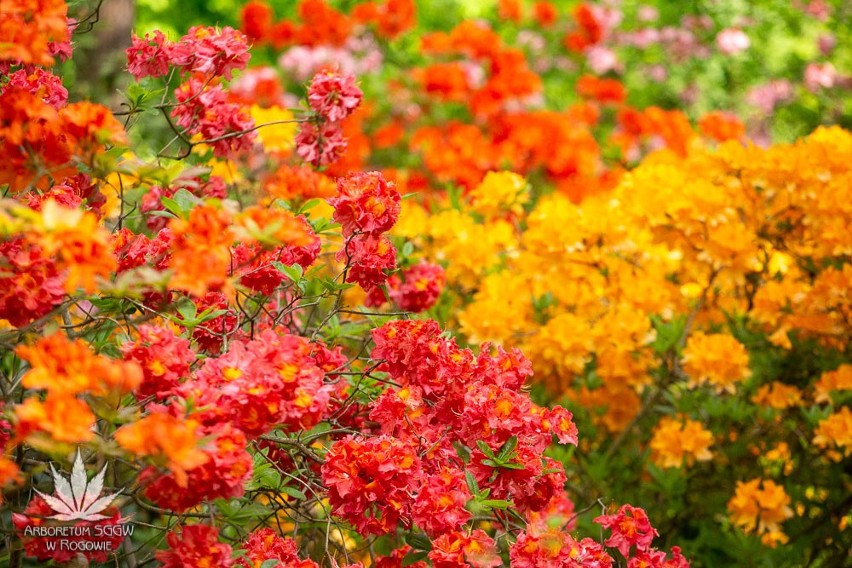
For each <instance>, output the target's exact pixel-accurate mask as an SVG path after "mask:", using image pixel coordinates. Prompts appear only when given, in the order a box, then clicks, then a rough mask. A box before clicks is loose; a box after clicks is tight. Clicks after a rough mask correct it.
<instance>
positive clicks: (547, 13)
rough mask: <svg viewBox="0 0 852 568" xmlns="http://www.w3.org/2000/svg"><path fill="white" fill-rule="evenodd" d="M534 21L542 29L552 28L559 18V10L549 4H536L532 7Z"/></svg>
mask: <svg viewBox="0 0 852 568" xmlns="http://www.w3.org/2000/svg"><path fill="white" fill-rule="evenodd" d="M533 14H534V15H535V20H536V22H538V24H539V25H540V26H541V27H543V28H548V27H550V26H552V25H553V24H554V23H555V22H556V20H557V19H558V18H559V10H557V8H556V6H554V5H553V4H551V3H550V2H544V1H542V2H536V3H535V5H533Z"/></svg>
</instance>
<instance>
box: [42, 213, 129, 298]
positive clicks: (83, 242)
mask: <svg viewBox="0 0 852 568" xmlns="http://www.w3.org/2000/svg"><path fill="white" fill-rule="evenodd" d="M41 216H42V218H41V226H40V227H39V228H38V231H39V236H38V243H39V244H40V245H41V246H42V247H43V248H44V250H45V252H46V253H47V254H53V255H56V256H58V257H59V259H60V261H61V264H62V265H63V266H64V267H66V268H67V269H68V278H67V280H66V281H65V289H66V291H68V292H69V293H73V292H76V291H77V289H78V288H83V289H84V290H85V291H86V292H89V293H91V292H93V291H94V290H95V288H96V283H95V279H96V277H98V276H103V277H107V276H109V275H110V274H111V273H112V272H114V271H115V268H116V259H115V256H114V255H113V254H112V249H111V246H110V244H109V234H108V233H107V232H106V230H104V228H103V227H100V226H99V225H98V218H97V216H96V215H95V214H94V213H92V212H91V211H83V210H81V209H69V208H67V207H64V206H62V205H59V204H58V203H57V202H56V201H54V200H53V199H48V200H47V201H45V202H44V205H43V206H42V210H41Z"/></svg>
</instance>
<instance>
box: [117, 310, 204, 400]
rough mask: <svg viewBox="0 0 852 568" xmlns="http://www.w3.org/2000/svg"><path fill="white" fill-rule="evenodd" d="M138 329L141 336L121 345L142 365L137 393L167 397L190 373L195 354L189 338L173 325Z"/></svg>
mask: <svg viewBox="0 0 852 568" xmlns="http://www.w3.org/2000/svg"><path fill="white" fill-rule="evenodd" d="M138 331H139V339H137V340H136V341H133V342H128V343H125V344H124V345H123V346H122V348H121V351H122V353H123V354H124V360H125V361H136V362H137V363H139V366H140V367H142V374H143V379H142V384H141V385H140V386H139V388H137V389H136V395H137V396H138V397H139V398H145V397H148V396H154V397H156V398H161V399H162V398H165V397H167V396H168V395H170V394H172V393H173V392H174V390H175V389H176V388H177V387H178V385H179V384H180V381H181V380H182V379H184V378H186V377H188V376H189V366H190V365H191V364H192V363H193V362H195V353H194V352H193V351H192V350H191V349H190V348H189V341H188V340H186V339H184V338H182V337H177V336H176V335H175V333H174V332H173V331H172V330H171V328H168V327H156V326H153V325H142V326H140V327H139V330H138Z"/></svg>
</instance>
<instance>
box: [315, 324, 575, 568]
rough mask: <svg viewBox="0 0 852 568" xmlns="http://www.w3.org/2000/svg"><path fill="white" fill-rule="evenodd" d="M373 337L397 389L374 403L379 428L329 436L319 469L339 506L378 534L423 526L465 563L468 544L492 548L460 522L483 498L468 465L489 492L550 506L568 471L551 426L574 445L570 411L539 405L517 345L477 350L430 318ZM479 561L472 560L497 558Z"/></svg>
mask: <svg viewBox="0 0 852 568" xmlns="http://www.w3.org/2000/svg"><path fill="white" fill-rule="evenodd" d="M373 340H374V342H375V347H374V348H373V351H372V353H371V357H372V358H373V359H375V360H376V361H377V362H379V363H381V366H380V367H379V369H381V370H383V371H385V372H386V373H387V375H388V377H389V378H390V379H391V380H392V381H394V383H396V384H398V385H399V387H398V388H391V389H388V390H386V391H385V392H384V393H383V394H382V395H381V396H380V397H379V398H378V399H376V400H375V402H373V403H372V404H371V405H370V418H371V419H372V420H374V421H376V423H377V424H379V425H380V426H379V428H380V429H381V432H382V434H381V435H380V436H379V437H377V438H367V439H360V438H353V437H350V438H347V439H346V440H344V441H338V442H336V443H335V444H334V445H333V446H332V448H331V451H330V453H329V456H328V461H327V462H326V465H325V466H324V467H323V472H322V473H323V482H324V483H325V485H326V486H327V487H328V488H329V495H330V496H331V505H332V507H333V510H334V512H335V514H337V515H340V516H341V517H343V518H344V519H346V520H347V521H349V522H350V523H352V524H353V525H355V526H356V528H358V530H359V531H361V530H368V531H369V532H371V533H373V534H384V533H387V532H389V531H390V530H391V529H392V528H393V527H394V526H396V525H397V523H399V524H401V525H402V526H411V525H412V524H413V525H415V526H417V527H418V528H420V529H422V530H424V531H425V532H426V533H427V534H428V535H429V536H430V537H433V539H434V547H433V553H434V557H433V554H430V558H431V559H432V560H433V562H437V563H438V564H435V565H443V566H450V565H458V564H448V562H451V561H452V560H451V557H454V556H453V555H459V554H461V555H462V557H464V556H465V555H468V556H467V557H468V560H469V561H470V556H469V555H471V554H472V555H474V556H476V555H477V554H485V557H486V558H492V556H491V554H490V553H486V552H484V551H487V550H492V549H494V543H493V541H492V540H491V539H490V538H489V537H487V536H486V535H485V534H484V533H481V534H479V533H477V532H474V533H473V535H468V534H465V533H462V532H459V531H461V530H462V529H463V527H464V525H465V523H466V522H467V521H468V520H469V519H470V518H471V517H470V513H469V512H468V511H467V510H466V508H465V506H466V503H467V502H468V501H470V500H471V499H472V498H474V497H475V495H473V494H472V493H471V489H470V487H469V486H468V485H466V484H465V481H466V477H465V474H464V473H463V472H464V471H467V472H468V476H472V478H473V479H474V480H475V482H476V483H477V485H478V487H479V488H481V489H482V490H487V491H489V493H490V498H492V499H497V500H505V501H507V502H511V503H512V505H513V506H514V507H516V508H517V509H518V510H520V511H537V510H542V509H544V508H545V507H546V506H548V505H549V503H550V502H551V501H552V500H553V499H554V498H556V497H557V496H561V495H562V492H563V486H564V483H565V474H564V472H563V469H562V466H561V465H560V464H559V463H557V462H556V461H554V460H552V459H550V458H546V457H543V456H542V452H543V451H544V449H545V448H546V447H547V446H548V445H549V444H550V443H551V441H552V437H553V435H554V434H556V435H557V437H558V438H559V439H560V441H562V442H564V443H571V444H576V443H577V438H576V436H577V431H576V428H575V427H574V424H573V422H572V421H571V414H570V413H569V412H568V411H567V410H564V409H562V408H559V407H556V408H554V409H553V410H547V409H544V408H541V407H538V406H537V405H535V404H534V403H532V401H530V399H529V396H528V395H526V394H525V393H523V392H522V391H521V390H520V389H521V387H522V385H523V383H524V381H525V379H526V378H527V377H529V376H530V375H531V373H532V371H531V367H530V363H529V361H528V360H527V359H526V358H524V357H523V355H522V354H521V353H520V352H519V351H517V350H512V351H510V352H506V351H504V350H502V349H500V348H497V349H496V350H494V351H493V352H492V348H491V347H490V346H489V345H485V346H483V348H482V349H481V351H480V354H479V355H478V356H476V355H474V353H473V352H472V351H471V350H469V349H461V348H459V347H458V346H457V345H456V344H455V341H454V340H452V339H447V338H446V337H444V336H442V335H441V329H440V327H439V326H438V324H437V323H436V322H434V321H431V320H419V321H413V320H409V321H396V322H391V323H388V324H386V325H384V326H382V327H381V328H378V329H375V330H374V331H373ZM459 448H465V449H464V451H460V450H459ZM480 532H481V531H480ZM471 539H472V540H471ZM442 543H443V544H442ZM447 555H450V556H447ZM442 562H443V564H440V563H442ZM477 562H479V561H477ZM482 562H485V563H480V564H474V565H477V566H479V565H482V566H491V565H492V564H488V562H490V560H489V561H482Z"/></svg>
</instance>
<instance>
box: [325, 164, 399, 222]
mask: <svg viewBox="0 0 852 568" xmlns="http://www.w3.org/2000/svg"><path fill="white" fill-rule="evenodd" d="M328 203H329V204H330V205H331V206H332V207H334V220H335V221H337V222H338V223H340V224H341V226H342V229H343V235H344V236H347V237H348V236H352V235H354V234H355V233H369V234H377V233H384V232H387V231H389V230H390V229H391V228H392V227H393V225H394V223H396V221H397V219H398V218H399V212H400V195H399V192H398V191H397V190H396V188H395V187H394V184H393V182H388V181H385V178H384V176H382V174H381V173H380V172H367V173H353V174H350V175H348V176H346V177H345V178H340V179H339V180H337V195H336V196H334V197H331V198H329V199H328Z"/></svg>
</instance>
